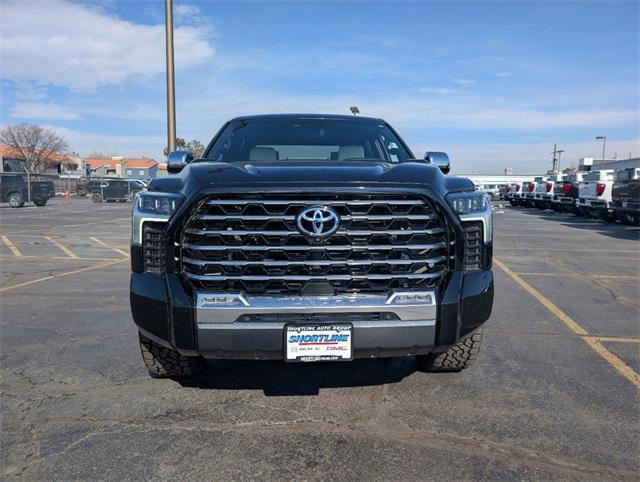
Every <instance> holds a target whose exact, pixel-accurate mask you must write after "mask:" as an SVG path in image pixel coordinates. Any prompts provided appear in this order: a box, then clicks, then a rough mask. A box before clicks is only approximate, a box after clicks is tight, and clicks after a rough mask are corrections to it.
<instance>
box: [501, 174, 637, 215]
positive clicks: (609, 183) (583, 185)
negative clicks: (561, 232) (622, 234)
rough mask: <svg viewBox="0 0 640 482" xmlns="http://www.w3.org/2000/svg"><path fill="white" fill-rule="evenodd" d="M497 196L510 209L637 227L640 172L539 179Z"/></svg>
mask: <svg viewBox="0 0 640 482" xmlns="http://www.w3.org/2000/svg"><path fill="white" fill-rule="evenodd" d="M499 196H500V198H501V199H504V200H507V201H509V203H510V204H511V205H512V206H526V207H537V208H539V209H553V210H554V211H557V212H571V213H574V214H576V215H581V216H587V217H600V218H602V219H603V220H605V221H607V222H615V221H616V220H619V221H620V222H622V223H624V224H629V225H638V224H639V222H640V168H628V169H621V170H613V169H603V170H598V171H586V172H573V173H569V174H558V175H550V176H540V177H536V178H534V179H532V180H530V181H525V182H516V183H512V184H508V185H505V186H503V187H502V188H501V189H500V192H499Z"/></svg>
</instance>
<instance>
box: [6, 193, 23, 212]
mask: <svg viewBox="0 0 640 482" xmlns="http://www.w3.org/2000/svg"><path fill="white" fill-rule="evenodd" d="M8 201H9V206H11V207H12V208H21V207H22V206H24V198H23V197H22V193H21V192H12V193H11V194H9V199H8Z"/></svg>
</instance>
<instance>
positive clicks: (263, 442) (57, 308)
mask: <svg viewBox="0 0 640 482" xmlns="http://www.w3.org/2000/svg"><path fill="white" fill-rule="evenodd" d="M129 209H130V206H124V205H110V204H105V205H93V204H91V203H90V202H88V201H85V200H73V201H63V200H57V199H56V200H52V202H51V204H50V205H47V206H46V207H45V208H23V209H11V210H9V209H4V208H2V209H1V212H0V232H1V233H2V234H3V235H6V236H7V237H8V238H10V239H11V241H12V242H13V243H14V244H15V246H16V248H18V249H19V250H20V252H21V254H22V255H23V256H22V257H12V256H11V253H10V252H6V251H5V250H3V249H4V247H3V248H2V249H0V255H2V256H3V257H2V259H1V261H2V279H1V280H0V289H2V288H6V287H8V286H9V287H10V286H11V285H16V284H18V283H25V282H29V281H31V280H35V279H39V278H42V277H45V276H53V278H52V279H47V280H44V281H41V282H37V283H32V284H27V285H24V286H20V287H17V288H11V289H9V290H7V291H4V292H2V293H0V296H2V304H1V311H0V359H1V365H0V383H1V384H0V387H1V391H2V397H1V399H0V400H1V402H0V403H1V405H0V408H1V410H0V413H1V423H2V431H1V439H0V440H1V442H0V443H1V450H0V454H1V455H0V460H1V468H0V477H2V479H5V480H11V479H20V480H42V479H56V480H68V479H100V480H123V479H127V480H129V479H134V480H138V479H140V480H142V479H153V478H161V479H170V478H180V479H207V480H210V479H216V480H220V479H258V478H261V479H276V478H278V479H280V478H286V479H293V478H295V479H311V480H319V479H343V480H347V479H368V480H407V479H485V480H495V479H516V478H517V479H564V480H566V479H572V480H578V479H579V480H585V479H598V480H606V479H615V480H637V479H638V475H639V473H640V463H639V461H640V457H639V455H640V442H639V441H640V409H639V408H640V405H639V403H638V402H639V393H638V389H637V388H636V387H635V386H634V385H633V384H632V383H630V382H629V380H627V379H625V378H624V377H622V376H620V374H619V373H618V372H617V371H616V370H615V369H614V367H612V366H611V365H610V364H609V363H608V362H607V361H606V360H604V359H603V358H601V357H599V356H598V354H597V353H595V352H594V351H592V350H591V349H590V348H589V346H587V344H585V343H584V341H583V340H582V339H581V337H580V336H577V335H576V334H575V333H573V332H572V331H571V330H569V329H568V328H567V326H565V325H564V324H563V323H562V322H561V321H559V320H558V319H557V318H555V317H554V316H553V315H552V314H551V313H550V312H549V311H548V310H547V309H545V308H544V307H543V306H542V305H541V304H540V303H539V302H538V301H536V300H535V299H534V298H533V297H531V296H530V295H529V294H527V293H526V292H525V291H524V290H523V289H522V288H521V287H519V286H518V285H516V284H515V283H514V282H513V281H512V280H511V279H510V278H509V277H508V276H507V275H505V273H503V272H502V271H501V270H500V269H498V268H497V267H496V268H495V275H496V299H495V306H494V313H493V316H492V318H491V320H490V321H489V322H488V323H487V324H486V332H485V337H484V345H483V347H482V349H481V352H480V356H479V358H478V361H477V362H476V364H475V365H474V366H473V367H472V368H470V369H469V370H467V371H465V372H462V373H454V374H426V373H421V372H419V371H416V367H415V362H414V360H412V359H410V358H408V359H402V358H397V359H382V360H358V361H354V362H350V363H336V364H305V365H301V364H285V363H281V362H253V361H233V362H232V361H210V362H209V366H208V370H207V372H206V374H205V375H204V376H201V377H198V378H195V379H191V380H167V379H152V378H150V377H149V376H148V375H147V373H146V370H145V369H144V368H143V365H142V360H141V356H140V353H139V348H138V344H137V337H136V329H135V326H134V325H133V323H132V321H131V316H130V313H129V307H128V274H129V267H128V263H127V261H126V260H125V261H123V262H121V263H117V264H113V265H110V266H104V267H102V268H99V269H95V270H91V271H84V272H77V273H75V274H71V275H68V276H63V277H58V275H59V274H61V273H65V272H69V271H73V270H77V269H80V268H83V267H90V266H97V265H99V264H102V263H105V261H91V260H89V258H96V259H113V260H117V259H119V258H120V255H119V254H117V253H116V252H113V251H111V252H109V250H108V249H107V248H105V247H104V246H99V245H96V244H95V243H91V242H90V241H89V240H88V238H89V237H91V236H93V237H96V238H98V239H101V240H103V241H108V243H109V244H110V245H111V246H113V247H115V248H118V249H123V250H125V251H126V250H128V240H127V238H128V235H129V225H128V222H127V221H126V217H127V216H128V210H129ZM503 211H504V212H503V213H501V214H496V216H495V231H496V248H495V253H496V256H497V257H498V258H499V259H500V260H501V261H502V262H504V263H505V264H506V265H508V266H509V267H510V268H511V269H512V270H514V271H515V272H517V273H520V274H521V276H522V278H523V279H525V280H526V282H527V283H529V284H530V285H531V286H533V287H534V288H535V289H536V290H538V291H539V292H540V293H542V294H543V295H544V296H545V297H547V298H549V299H550V300H551V301H552V302H553V303H554V304H555V305H557V306H558V307H559V308H560V309H562V310H563V312H565V313H566V314H567V315H568V316H570V317H571V318H572V319H573V320H575V321H576V322H578V323H579V324H580V325H581V326H583V327H584V328H585V329H586V330H587V331H588V332H589V333H590V334H593V336H601V337H609V338H607V340H609V339H611V340H613V341H606V342H604V341H603V343H605V345H606V346H607V347H608V349H610V350H611V351H612V352H613V353H615V354H616V356H617V357H619V358H620V359H621V360H623V361H624V362H625V363H626V364H627V365H628V366H630V367H632V368H633V369H635V370H638V368H639V367H640V362H639V360H640V353H639V349H640V344H639V343H638V339H640V322H639V318H638V309H639V308H638V303H637V300H638V299H640V289H639V286H640V284H639V282H638V281H639V280H638V276H639V273H640V269H639V268H640V252H639V251H638V233H639V231H638V230H634V229H625V227H624V226H622V225H620V224H616V225H605V224H602V223H598V222H594V223H593V225H592V226H589V224H590V223H591V222H590V221H587V220H584V219H582V218H575V217H573V216H570V215H566V216H565V215H562V216H558V215H553V214H550V213H546V212H542V211H539V210H535V209H534V210H522V209H520V210H516V209H510V208H505V209H504V210H503ZM101 221H108V222H106V223H105V222H101ZM84 223H86V224H84ZM29 236H33V237H34V238H30V237H29ZM38 236H40V238H37V237H38ZM42 236H52V237H55V239H56V240H58V241H59V242H61V243H63V244H64V245H65V246H67V247H68V248H69V249H71V250H72V251H73V252H78V253H80V254H81V255H82V256H81V258H82V257H84V258H86V259H72V258H69V259H57V257H60V251H59V250H58V251H55V250H56V248H55V246H51V244H46V243H43V242H42V238H41V237H42ZM35 241H38V242H35ZM571 247H581V248H586V247H589V248H591V249H594V250H597V251H594V252H572V251H571V250H570V248H571ZM549 248H552V249H549ZM563 248H567V250H565V251H563V250H562V249H563ZM634 251H635V253H634ZM30 256H32V257H30ZM54 258H56V259H54ZM527 273H528V274H527ZM606 275H611V277H609V278H607V277H602V276H606ZM594 276H596V277H594ZM614 276H617V278H616V277H614ZM621 277H622V278H621ZM618 339H625V340H627V341H625V342H620V341H616V340H618ZM630 340H636V341H635V342H634V341H630Z"/></svg>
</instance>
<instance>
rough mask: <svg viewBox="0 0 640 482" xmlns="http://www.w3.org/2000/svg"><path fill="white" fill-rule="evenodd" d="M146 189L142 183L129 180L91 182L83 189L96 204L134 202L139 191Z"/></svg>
mask: <svg viewBox="0 0 640 482" xmlns="http://www.w3.org/2000/svg"><path fill="white" fill-rule="evenodd" d="M143 189H144V184H143V183H142V182H141V181H136V180H127V179H102V180H96V179H94V180H91V181H88V182H87V183H86V185H85V186H84V187H83V192H84V191H86V192H88V193H89V194H90V195H91V199H92V201H93V202H94V203H102V202H114V201H118V202H125V201H128V200H132V199H133V197H134V196H135V195H136V193H138V192H139V191H142V190H143Z"/></svg>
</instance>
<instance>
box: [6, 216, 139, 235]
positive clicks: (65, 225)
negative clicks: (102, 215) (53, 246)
mask: <svg viewBox="0 0 640 482" xmlns="http://www.w3.org/2000/svg"><path fill="white" fill-rule="evenodd" d="M130 219H131V218H129V217H127V218H115V219H108V220H106V221H89V222H86V223H78V224H59V225H47V227H46V228H44V229H45V230H49V231H50V230H52V229H59V228H78V227H80V226H90V225H92V224H105V223H118V222H124V221H129V220H130ZM29 231H32V229H21V230H19V231H16V233H19V234H22V233H28V232H29Z"/></svg>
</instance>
